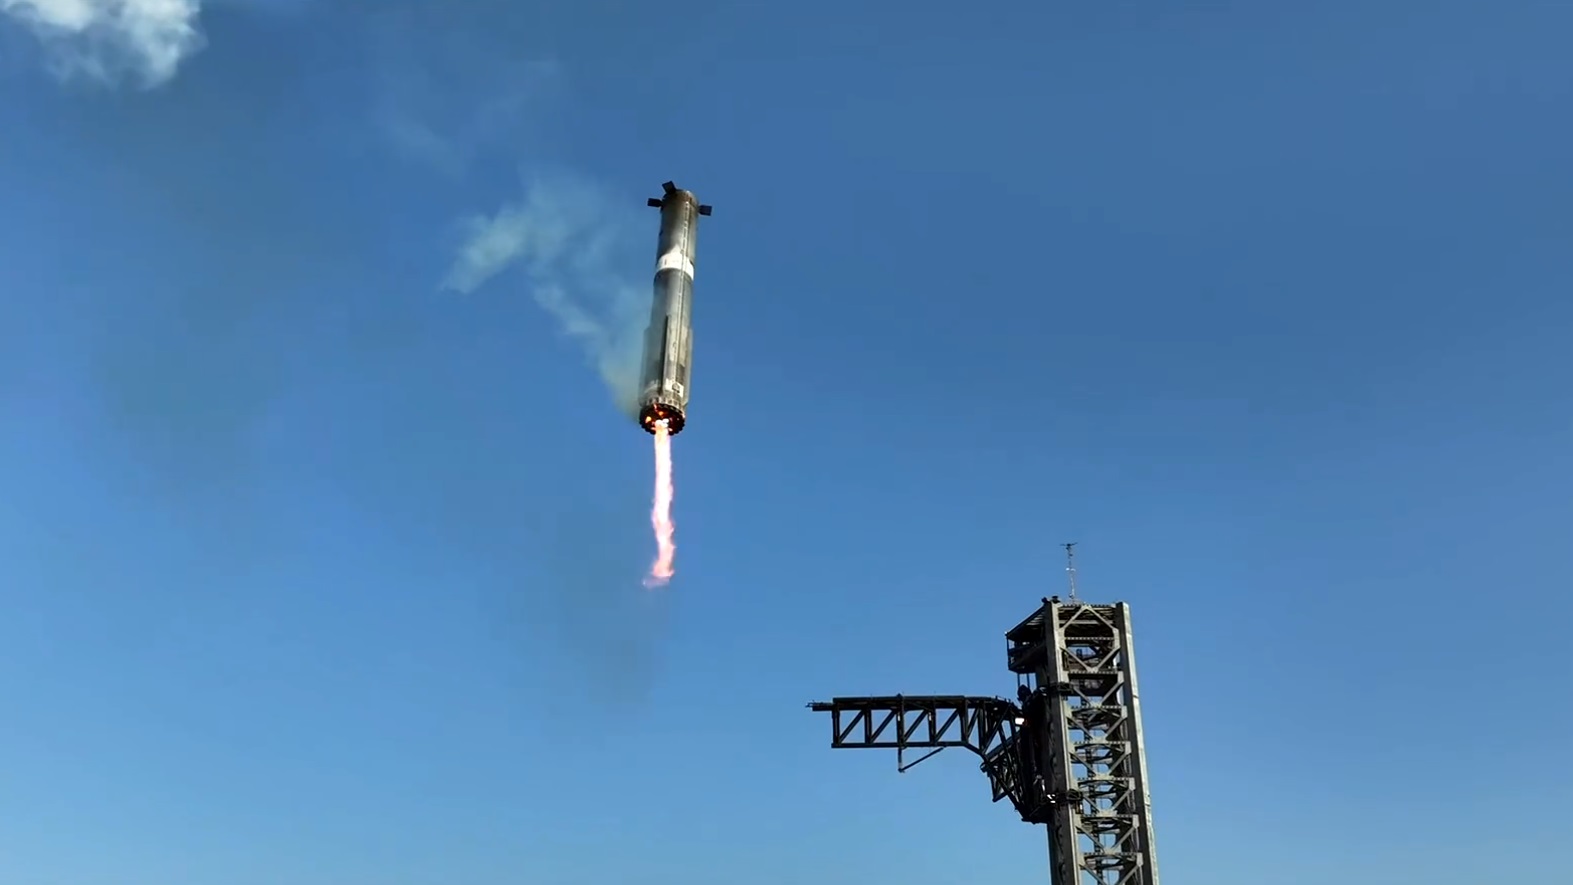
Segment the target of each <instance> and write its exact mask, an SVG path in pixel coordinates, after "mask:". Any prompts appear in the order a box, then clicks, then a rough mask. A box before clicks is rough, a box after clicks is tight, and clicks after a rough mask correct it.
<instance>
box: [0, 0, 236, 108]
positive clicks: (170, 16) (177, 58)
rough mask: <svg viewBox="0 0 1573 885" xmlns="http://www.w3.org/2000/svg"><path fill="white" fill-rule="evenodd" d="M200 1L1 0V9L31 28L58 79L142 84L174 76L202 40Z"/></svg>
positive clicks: (167, 79) (157, 81)
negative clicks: (130, 80)
mask: <svg viewBox="0 0 1573 885" xmlns="http://www.w3.org/2000/svg"><path fill="white" fill-rule="evenodd" d="M201 11H202V2H201V0H0V13H3V14H4V15H6V16H8V17H10V18H11V19H13V20H15V21H18V22H20V23H22V24H23V25H25V26H26V27H27V28H28V29H30V30H31V31H32V32H33V33H34V35H35V36H37V37H38V39H39V41H40V42H41V43H43V45H44V47H45V49H46V51H47V52H48V53H49V56H50V64H51V65H52V66H53V67H54V69H55V71H56V72H57V73H58V74H60V75H61V76H62V77H87V78H90V79H93V80H97V81H100V82H105V83H111V82H115V81H118V80H119V79H120V78H121V77H123V76H131V77H134V78H135V79H137V80H138V81H140V83H141V84H142V85H143V86H145V87H149V88H151V87H154V86H159V85H161V84H163V83H166V82H168V81H169V80H170V79H171V78H173V77H174V76H175V73H176V71H178V70H179V68H180V65H181V63H182V62H184V61H185V60H186V58H188V57H189V56H190V55H191V54H192V53H194V52H197V51H198V50H200V49H201V48H202V47H203V45H204V43H205V40H204V38H203V36H202V32H201V30H200V28H199V23H198V17H199V16H200V14H201Z"/></svg>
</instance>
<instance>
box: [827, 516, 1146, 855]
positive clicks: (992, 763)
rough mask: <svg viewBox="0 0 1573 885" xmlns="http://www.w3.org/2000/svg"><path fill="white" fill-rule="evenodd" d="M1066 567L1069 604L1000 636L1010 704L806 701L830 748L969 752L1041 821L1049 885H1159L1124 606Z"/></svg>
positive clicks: (993, 781) (1003, 795)
mask: <svg viewBox="0 0 1573 885" xmlns="http://www.w3.org/2000/svg"><path fill="white" fill-rule="evenodd" d="M1070 547H1071V545H1067V550H1069V549H1070ZM1070 571H1071V574H1072V576H1073V579H1072V584H1071V592H1072V597H1071V599H1070V601H1068V602H1062V601H1061V600H1060V599H1059V597H1050V598H1047V599H1044V600H1043V602H1042V605H1040V606H1039V608H1038V610H1037V611H1035V612H1033V613H1032V614H1031V615H1029V616H1028V617H1027V618H1026V619H1025V620H1023V621H1022V622H1021V623H1020V624H1017V625H1016V626H1015V627H1012V628H1011V629H1010V630H1009V631H1008V632H1006V634H1005V647H1006V651H1005V656H1006V666H1007V667H1008V668H1009V669H1010V671H1011V672H1012V673H1015V674H1016V681H1017V696H1016V700H1014V701H1011V700H1007V699H1004V698H998V697H973V696H961V695H894V696H889V697H851V698H835V699H834V700H831V701H829V702H816V703H813V704H810V705H809V708H810V709H812V710H814V711H815V712H821V713H829V714H830V722H831V737H830V745H831V747H832V748H837V749H842V748H860V749H871V748H887V749H894V750H895V751H896V758H897V770H899V771H906V770H907V769H909V768H911V767H912V766H914V765H917V764H918V763H919V762H922V761H923V760H924V759H927V758H929V757H930V756H933V755H934V754H936V753H938V752H940V751H941V750H943V749H945V748H947V747H963V748H966V749H968V750H970V751H972V752H973V753H976V754H977V755H978V757H979V758H980V759H981V760H982V764H981V765H980V768H981V769H982V771H983V773H984V774H986V775H988V778H989V783H990V785H991V787H992V789H993V796H994V801H995V802H998V801H999V800H1001V799H1009V800H1010V801H1011V804H1012V805H1013V806H1015V808H1016V811H1017V813H1018V814H1019V815H1020V816H1021V819H1022V820H1023V821H1025V822H1027V823H1031V824H1044V825H1046V826H1047V827H1048V836H1049V869H1050V878H1049V881H1050V882H1051V883H1052V885H1158V861H1157V856H1156V854H1155V853H1154V849H1153V827H1152V800H1151V797H1150V794H1149V792H1148V789H1147V753H1146V742H1145V740H1144V739H1143V736H1142V724H1141V705H1140V701H1139V696H1138V693H1137V689H1136V659H1135V655H1134V651H1133V646H1132V641H1131V612H1130V606H1129V605H1127V604H1126V603H1123V602H1116V603H1112V604H1092V603H1087V602H1082V601H1079V600H1077V599H1076V598H1075V595H1074V594H1075V583H1074V574H1075V571H1074V567H1072V569H1071V570H1070ZM919 749H927V750H928V752H927V753H924V754H923V755H922V756H920V757H919V758H917V759H915V760H913V761H912V762H910V763H908V762H907V761H906V753H907V751H909V750H919Z"/></svg>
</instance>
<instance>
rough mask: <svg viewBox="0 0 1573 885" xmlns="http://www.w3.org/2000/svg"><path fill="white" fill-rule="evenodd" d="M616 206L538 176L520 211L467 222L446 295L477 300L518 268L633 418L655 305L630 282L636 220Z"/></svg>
mask: <svg viewBox="0 0 1573 885" xmlns="http://www.w3.org/2000/svg"><path fill="white" fill-rule="evenodd" d="M613 205H614V204H613V203H612V202H611V201H610V200H608V199H607V197H606V196H605V194H604V193H603V192H602V191H601V190H600V189H599V188H596V187H595V186H593V185H591V184H590V183H588V182H587V181H585V180H583V179H581V178H578V177H576V176H572V175H568V174H564V173H555V174H550V175H537V176H535V177H533V178H532V179H531V180H530V181H529V184H528V186H527V187H526V189H525V194H524V196H523V198H522V199H520V200H519V201H517V202H513V203H508V204H506V205H504V206H503V207H502V208H500V209H498V210H497V211H496V212H495V213H493V214H491V215H479V216H474V217H471V218H468V219H466V220H465V221H464V222H462V225H463V231H464V239H463V242H462V244H461V245H460V247H459V252H458V256H457V258H456V259H455V260H454V262H453V265H452V267H451V268H450V269H449V271H448V274H447V276H446V278H444V280H443V283H442V286H443V288H444V289H448V290H450V291H454V292H461V293H469V292H473V291H475V290H476V289H478V288H480V287H481V286H482V285H484V284H486V283H487V282H488V281H490V280H493V279H494V278H497V277H499V276H500V275H502V274H503V273H504V271H507V270H510V269H512V268H515V267H517V268H518V269H519V270H520V271H521V272H522V278H523V283H524V286H525V287H526V288H527V289H528V291H529V293H530V296H531V298H532V299H533V300H534V301H535V303H536V304H538V305H539V306H540V307H541V308H542V309H544V310H545V311H546V312H547V313H548V314H550V315H551V316H552V318H553V319H555V320H556V321H557V323H558V325H559V327H560V328H561V329H562V331H563V333H564V334H566V335H568V336H569V337H571V338H573V339H574V340H575V341H577V342H579V344H580V345H581V346H582V347H583V348H584V351H585V353H586V355H587V356H588V357H589V359H590V360H591V361H592V362H593V363H594V364H595V367H596V369H597V370H598V371H599V372H600V374H601V378H602V379H603V380H604V381H605V382H606V384H607V386H608V387H609V388H610V389H611V391H612V395H613V398H614V399H615V400H616V401H617V403H618V405H619V407H621V408H623V409H624V410H625V411H628V412H630V413H632V411H633V410H634V398H635V395H636V393H637V391H636V390H635V387H636V385H637V382H638V377H637V375H638V366H639V358H640V350H641V347H642V342H643V338H642V332H643V328H644V325H645V320H646V316H645V312H646V310H647V309H648V302H649V298H648V292H644V293H643V295H642V294H641V289H640V287H639V286H638V285H637V284H636V283H635V282H634V281H633V279H631V278H630V277H629V276H628V275H627V273H626V271H627V270H630V269H632V268H635V267H637V266H638V262H637V259H636V258H635V257H634V254H633V252H632V251H631V248H632V245H633V241H632V239H631V238H630V236H629V234H630V233H631V231H630V224H629V221H628V220H625V219H626V218H627V215H624V214H623V213H618V212H616V211H614V210H613V209H612V206H613ZM629 214H631V213H629Z"/></svg>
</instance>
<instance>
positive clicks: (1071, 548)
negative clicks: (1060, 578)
mask: <svg viewBox="0 0 1573 885" xmlns="http://www.w3.org/2000/svg"><path fill="white" fill-rule="evenodd" d="M1060 546H1061V547H1064V548H1065V575H1066V577H1067V578H1068V579H1069V580H1070V585H1071V586H1070V590H1071V602H1075V601H1076V542H1075V541H1070V542H1068V543H1065V544H1061V545H1060Z"/></svg>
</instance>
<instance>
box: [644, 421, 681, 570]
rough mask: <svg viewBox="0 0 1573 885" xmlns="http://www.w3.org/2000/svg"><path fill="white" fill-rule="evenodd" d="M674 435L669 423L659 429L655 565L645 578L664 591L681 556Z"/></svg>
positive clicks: (652, 518)
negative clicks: (676, 520) (674, 496)
mask: <svg viewBox="0 0 1573 885" xmlns="http://www.w3.org/2000/svg"><path fill="white" fill-rule="evenodd" d="M672 492H673V487H672V435H671V434H670V433H669V432H667V428H666V422H665V421H658V422H656V425H655V499H654V501H653V502H652V503H651V506H650V525H651V527H652V528H654V529H655V548H656V554H655V562H652V563H651V564H650V574H649V575H647V576H646V577H645V582H644V583H645V586H646V587H662V586H665V585H666V582H667V581H670V580H672V575H673V574H675V573H676V569H674V568H673V567H672V562H673V560H674V559H675V558H676V556H677V544H676V543H675V542H674V541H673V540H672V536H673V534H674V533H675V532H676V531H677V525H676V523H674V522H672Z"/></svg>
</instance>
